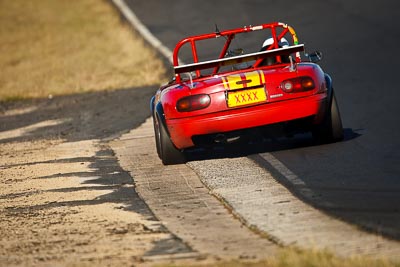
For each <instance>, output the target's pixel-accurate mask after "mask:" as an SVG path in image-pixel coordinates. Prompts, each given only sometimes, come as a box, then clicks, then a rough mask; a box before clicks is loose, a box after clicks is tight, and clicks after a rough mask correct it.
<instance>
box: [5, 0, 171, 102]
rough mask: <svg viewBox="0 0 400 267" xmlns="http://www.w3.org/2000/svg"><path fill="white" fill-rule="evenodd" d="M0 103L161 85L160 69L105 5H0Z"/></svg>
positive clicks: (62, 1) (46, 1) (49, 0)
mask: <svg viewBox="0 0 400 267" xmlns="http://www.w3.org/2000/svg"><path fill="white" fill-rule="evenodd" d="M0 25H1V27H0V69H1V72H0V101H2V100H17V99H24V98H40V97H47V96H49V95H64V94H75V93H80V92H88V91H98V90H105V89H118V88H124V87H125V88H126V87H130V86H135V87H137V86H142V85H150V84H159V83H160V80H162V79H165V78H164V75H165V72H164V68H163V66H162V63H161V61H160V60H158V59H157V58H156V56H155V53H154V52H153V51H152V50H151V49H148V48H147V47H146V44H145V43H144V42H143V41H142V40H141V39H140V38H138V37H135V36H134V35H132V32H131V30H130V29H129V28H128V26H121V21H120V17H119V16H118V14H117V12H116V10H115V9H114V8H113V7H112V6H111V4H110V3H109V2H108V1H106V0H79V1H76V0H74V1H70V0H57V1H54V0H40V1H24V0H13V1H7V0H0Z"/></svg>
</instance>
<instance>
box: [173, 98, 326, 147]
mask: <svg viewBox="0 0 400 267" xmlns="http://www.w3.org/2000/svg"><path fill="white" fill-rule="evenodd" d="M325 100H326V93H325V94H316V95H312V96H307V97H302V98H298V99H293V100H289V101H281V102H275V103H268V104H263V105H258V106H254V107H248V108H242V109H236V110H229V111H225V112H220V113H211V114H206V115H200V116H195V117H188V118H180V119H171V120H167V125H168V130H169V132H170V136H171V140H172V142H173V143H174V144H175V146H176V147H177V148H179V149H183V148H188V147H192V146H193V145H194V144H193V142H192V139H191V138H192V136H194V135H202V134H210V133H223V132H228V131H233V130H239V129H247V128H252V127H257V126H263V125H268V124H272V123H278V122H284V121H290V120H294V119H299V118H304V117H309V116H313V115H316V117H315V120H316V122H317V121H318V119H320V118H321V117H322V115H319V114H323V113H324V112H325V106H326V101H325Z"/></svg>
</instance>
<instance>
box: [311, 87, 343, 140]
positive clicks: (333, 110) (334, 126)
mask: <svg viewBox="0 0 400 267" xmlns="http://www.w3.org/2000/svg"><path fill="white" fill-rule="evenodd" d="M312 133H313V137H314V139H315V140H316V141H317V142H318V143H334V142H338V141H341V140H343V126H342V119H341V117H340V112H339V106H338V104H337V101H336V97H335V93H334V92H332V98H331V100H330V104H329V105H328V110H327V111H326V113H325V117H324V119H323V120H322V122H321V123H320V124H319V125H317V126H316V127H315V128H314V129H313V132H312Z"/></svg>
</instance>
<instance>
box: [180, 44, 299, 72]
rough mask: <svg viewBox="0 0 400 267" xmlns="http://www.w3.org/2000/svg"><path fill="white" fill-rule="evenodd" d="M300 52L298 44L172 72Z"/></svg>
mask: <svg viewBox="0 0 400 267" xmlns="http://www.w3.org/2000/svg"><path fill="white" fill-rule="evenodd" d="M302 51H304V45H303V44H300V45H295V46H289V47H283V48H277V49H274V50H267V51H262V52H257V53H251V54H245V55H240V56H234V57H228V58H221V59H215V60H209V61H204V62H199V63H192V64H187V65H180V66H175V67H174V70H175V74H180V73H185V72H192V71H197V70H203V69H209V68H219V67H223V66H228V65H234V64H240V63H243V62H248V61H253V60H259V59H264V58H267V57H276V56H284V55H290V54H292V53H296V52H302Z"/></svg>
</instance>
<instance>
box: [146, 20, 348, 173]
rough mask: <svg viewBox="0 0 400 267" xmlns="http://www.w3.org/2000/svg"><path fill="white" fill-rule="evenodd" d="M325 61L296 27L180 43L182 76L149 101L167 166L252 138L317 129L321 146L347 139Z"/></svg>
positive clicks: (177, 64)
mask: <svg viewBox="0 0 400 267" xmlns="http://www.w3.org/2000/svg"><path fill="white" fill-rule="evenodd" d="M257 40H258V41H257ZM244 51H249V52H248V53H245V52H244ZM301 52H302V53H301ZM181 58H184V60H185V63H182V61H181ZM303 58H305V59H303ZM320 59H321V53H320V52H314V53H311V54H306V53H304V45H303V44H299V42H298V39H297V35H296V33H295V31H294V29H293V28H292V27H290V26H289V25H287V24H284V23H280V22H274V23H268V24H262V25H258V26H248V27H243V28H238V29H232V30H226V31H219V30H218V29H216V31H215V32H213V33H209V34H202V35H196V36H191V37H188V38H185V39H183V40H181V41H180V42H178V43H177V45H176V47H175V49H174V52H173V65H174V71H175V77H174V79H173V80H172V81H170V82H169V83H168V84H166V85H164V86H162V87H161V88H160V89H159V90H158V91H157V92H156V94H155V95H154V96H153V97H152V99H151V103H150V107H151V113H152V116H153V123H154V131H155V139H156V146H157V153H158V155H159V157H160V159H161V160H162V162H163V164H166V165H168V164H176V163H182V162H184V161H185V153H184V150H186V149H188V148H193V147H201V146H210V145H211V146H213V145H217V144H225V143H231V142H237V141H239V140H240V141H243V140H249V139H248V138H250V137H255V138H266V137H269V136H274V135H277V134H279V135H292V134H293V133H296V132H305V131H311V132H312V134H313V137H314V138H315V139H316V140H318V141H319V142H335V141H339V140H341V139H342V138H343V129H342V122H341V118H340V113H339V109H338V104H337V101H336V98H335V94H334V92H333V88H332V79H331V77H330V76H329V75H328V74H326V73H325V72H324V71H323V70H322V69H321V67H320V66H319V65H317V64H316V62H318V61H319V60H320Z"/></svg>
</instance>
